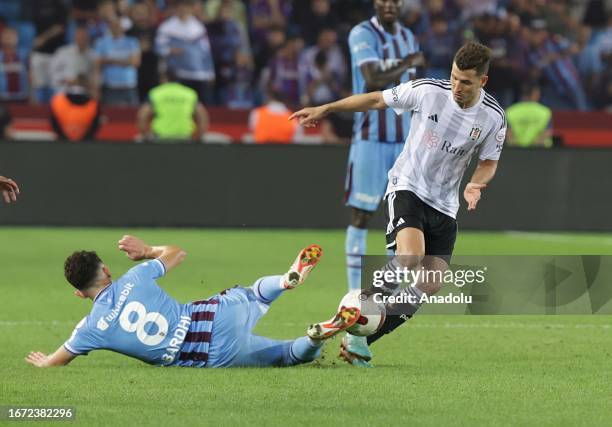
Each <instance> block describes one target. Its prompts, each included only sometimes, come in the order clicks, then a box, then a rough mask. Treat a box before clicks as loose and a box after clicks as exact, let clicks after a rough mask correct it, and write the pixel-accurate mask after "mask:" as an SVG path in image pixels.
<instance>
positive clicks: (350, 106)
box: [289, 91, 387, 127]
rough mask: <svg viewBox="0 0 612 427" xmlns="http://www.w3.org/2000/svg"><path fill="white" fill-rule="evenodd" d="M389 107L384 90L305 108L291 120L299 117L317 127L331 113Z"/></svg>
mask: <svg viewBox="0 0 612 427" xmlns="http://www.w3.org/2000/svg"><path fill="white" fill-rule="evenodd" d="M385 108H387V104H385V100H384V99H383V95H382V92H380V91H379V92H370V93H364V94H360V95H352V96H349V97H347V98H344V99H341V100H339V101H335V102H330V103H329V104H323V105H320V106H318V107H308V108H303V109H301V110H300V111H296V112H295V113H293V114H292V115H291V116H290V117H289V120H293V119H298V121H299V123H300V125H302V126H304V127H315V126H316V125H317V123H318V122H319V120H321V119H322V118H323V117H325V116H327V115H328V114H329V113H342V112H348V113H354V112H357V111H368V110H383V109H385Z"/></svg>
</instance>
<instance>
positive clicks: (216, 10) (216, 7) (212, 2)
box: [204, 0, 250, 47]
mask: <svg viewBox="0 0 612 427" xmlns="http://www.w3.org/2000/svg"><path fill="white" fill-rule="evenodd" d="M221 6H223V7H226V8H229V9H230V16H231V17H232V18H233V19H234V21H236V23H237V24H238V25H239V26H240V30H241V31H242V33H244V34H246V35H247V36H248V34H249V16H248V13H247V8H246V5H245V4H244V2H242V1H241V0H208V1H206V2H204V16H205V17H206V19H207V21H206V23H207V24H208V22H212V21H216V20H217V19H218V18H219V14H220V13H221ZM246 42H247V43H250V41H249V40H248V37H247V40H246ZM245 47H249V46H245Z"/></svg>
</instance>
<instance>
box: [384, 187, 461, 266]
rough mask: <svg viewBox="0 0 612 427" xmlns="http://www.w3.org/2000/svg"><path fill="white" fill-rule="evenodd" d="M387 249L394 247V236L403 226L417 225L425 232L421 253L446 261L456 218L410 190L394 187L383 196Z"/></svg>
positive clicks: (451, 249)
mask: <svg viewBox="0 0 612 427" xmlns="http://www.w3.org/2000/svg"><path fill="white" fill-rule="evenodd" d="M385 217H386V219H387V232H386V236H387V249H395V248H396V246H397V245H396V243H395V236H397V233H398V232H399V231H400V230H401V229H403V228H406V227H414V228H418V229H419V230H421V231H422V232H423V234H424V235H425V255H431V256H436V257H439V258H442V259H443V260H445V261H446V262H447V263H450V259H451V255H452V254H453V249H454V248H455V240H456V239H457V221H456V220H455V219H454V218H452V217H450V216H448V215H446V214H443V213H442V212H440V211H438V210H436V209H434V208H432V207H431V206H429V205H428V204H427V203H425V202H423V201H422V200H421V199H419V198H418V197H417V195H416V194H414V193H413V192H412V191H404V190H402V191H395V192H393V193H389V194H387V195H386V196H385Z"/></svg>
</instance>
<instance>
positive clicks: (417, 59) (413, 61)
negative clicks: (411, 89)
mask: <svg viewBox="0 0 612 427" xmlns="http://www.w3.org/2000/svg"><path fill="white" fill-rule="evenodd" d="M405 61H406V63H407V65H408V66H409V67H423V66H424V65H425V56H424V55H423V52H416V53H411V54H410V55H408V56H406V58H405Z"/></svg>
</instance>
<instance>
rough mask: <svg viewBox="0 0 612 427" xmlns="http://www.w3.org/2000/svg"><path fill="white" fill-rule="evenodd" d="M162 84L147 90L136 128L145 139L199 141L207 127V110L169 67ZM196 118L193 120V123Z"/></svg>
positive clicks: (193, 91)
mask: <svg viewBox="0 0 612 427" xmlns="http://www.w3.org/2000/svg"><path fill="white" fill-rule="evenodd" d="M162 80H163V83H162V84H161V85H159V86H157V87H155V88H153V89H152V90H151V91H150V92H149V100H148V102H146V103H144V104H143V105H142V106H141V107H140V110H139V111H138V128H139V130H140V137H141V138H142V139H144V140H147V141H149V140H157V141H164V140H166V141H167V140H174V141H176V140H189V139H193V140H194V141H202V138H203V136H204V134H205V133H206V131H207V129H208V113H207V112H206V108H204V105H202V103H201V102H200V101H198V94H197V93H196V91H195V90H193V89H192V88H190V87H188V86H185V85H183V84H181V83H179V82H177V81H176V80H177V79H176V76H175V75H174V72H173V71H172V70H168V71H167V72H166V73H165V75H164V76H163V77H162ZM194 119H195V122H194Z"/></svg>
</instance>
